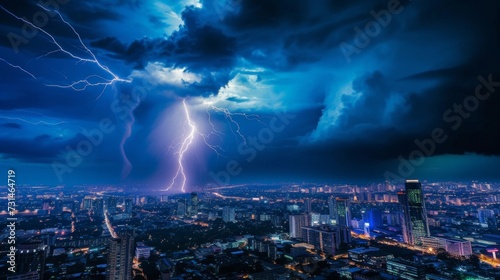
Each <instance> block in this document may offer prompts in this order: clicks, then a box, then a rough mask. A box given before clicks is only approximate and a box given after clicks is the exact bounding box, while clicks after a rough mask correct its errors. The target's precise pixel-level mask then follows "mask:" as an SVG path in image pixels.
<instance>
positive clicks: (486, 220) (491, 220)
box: [477, 208, 497, 229]
mask: <svg viewBox="0 0 500 280" xmlns="http://www.w3.org/2000/svg"><path fill="white" fill-rule="evenodd" d="M477 218H478V219H479V222H480V223H481V226H483V227H488V228H493V229H494V228H496V227H497V219H496V217H495V212H494V211H493V210H491V209H482V208H481V209H478V210H477Z"/></svg>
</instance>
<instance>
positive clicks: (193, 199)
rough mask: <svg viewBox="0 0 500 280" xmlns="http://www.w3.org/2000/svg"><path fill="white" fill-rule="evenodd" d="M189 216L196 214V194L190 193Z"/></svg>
mask: <svg viewBox="0 0 500 280" xmlns="http://www.w3.org/2000/svg"><path fill="white" fill-rule="evenodd" d="M190 214H191V216H194V215H196V214H198V194H197V193H195V192H192V193H191V213H190Z"/></svg>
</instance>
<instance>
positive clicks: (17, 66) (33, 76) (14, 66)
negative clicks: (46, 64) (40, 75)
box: [0, 57, 36, 80]
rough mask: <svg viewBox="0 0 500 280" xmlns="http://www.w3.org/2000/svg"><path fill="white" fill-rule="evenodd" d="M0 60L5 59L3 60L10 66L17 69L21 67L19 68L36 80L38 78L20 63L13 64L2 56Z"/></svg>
mask: <svg viewBox="0 0 500 280" xmlns="http://www.w3.org/2000/svg"><path fill="white" fill-rule="evenodd" d="M0 60H1V61H3V62H5V63H6V64H7V65H9V66H10V67H12V68H16V69H19V70H21V71H23V72H24V73H26V74H28V75H30V76H31V77H32V78H33V79H35V80H36V77H35V75H33V74H31V73H30V72H28V70H26V69H24V68H22V67H21V66H19V65H14V64H12V63H10V62H8V61H7V60H5V59H3V58H1V57H0Z"/></svg>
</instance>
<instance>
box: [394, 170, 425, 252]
mask: <svg viewBox="0 0 500 280" xmlns="http://www.w3.org/2000/svg"><path fill="white" fill-rule="evenodd" d="M398 202H399V204H400V206H401V213H402V221H401V224H402V229H403V239H404V241H405V242H406V243H408V244H413V245H421V244H422V242H421V241H420V238H421V237H428V236H430V232H429V224H428V223H427V213H426V211H425V203H424V196H423V194H422V184H421V183H420V182H419V181H418V180H406V183H405V191H404V192H399V193H398Z"/></svg>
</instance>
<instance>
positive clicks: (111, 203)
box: [105, 196, 118, 215]
mask: <svg viewBox="0 0 500 280" xmlns="http://www.w3.org/2000/svg"><path fill="white" fill-rule="evenodd" d="M117 203H118V199H117V198H116V197H114V196H110V197H108V198H107V199H106V204H105V211H108V213H109V214H111V215H113V214H116V204H117Z"/></svg>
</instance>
